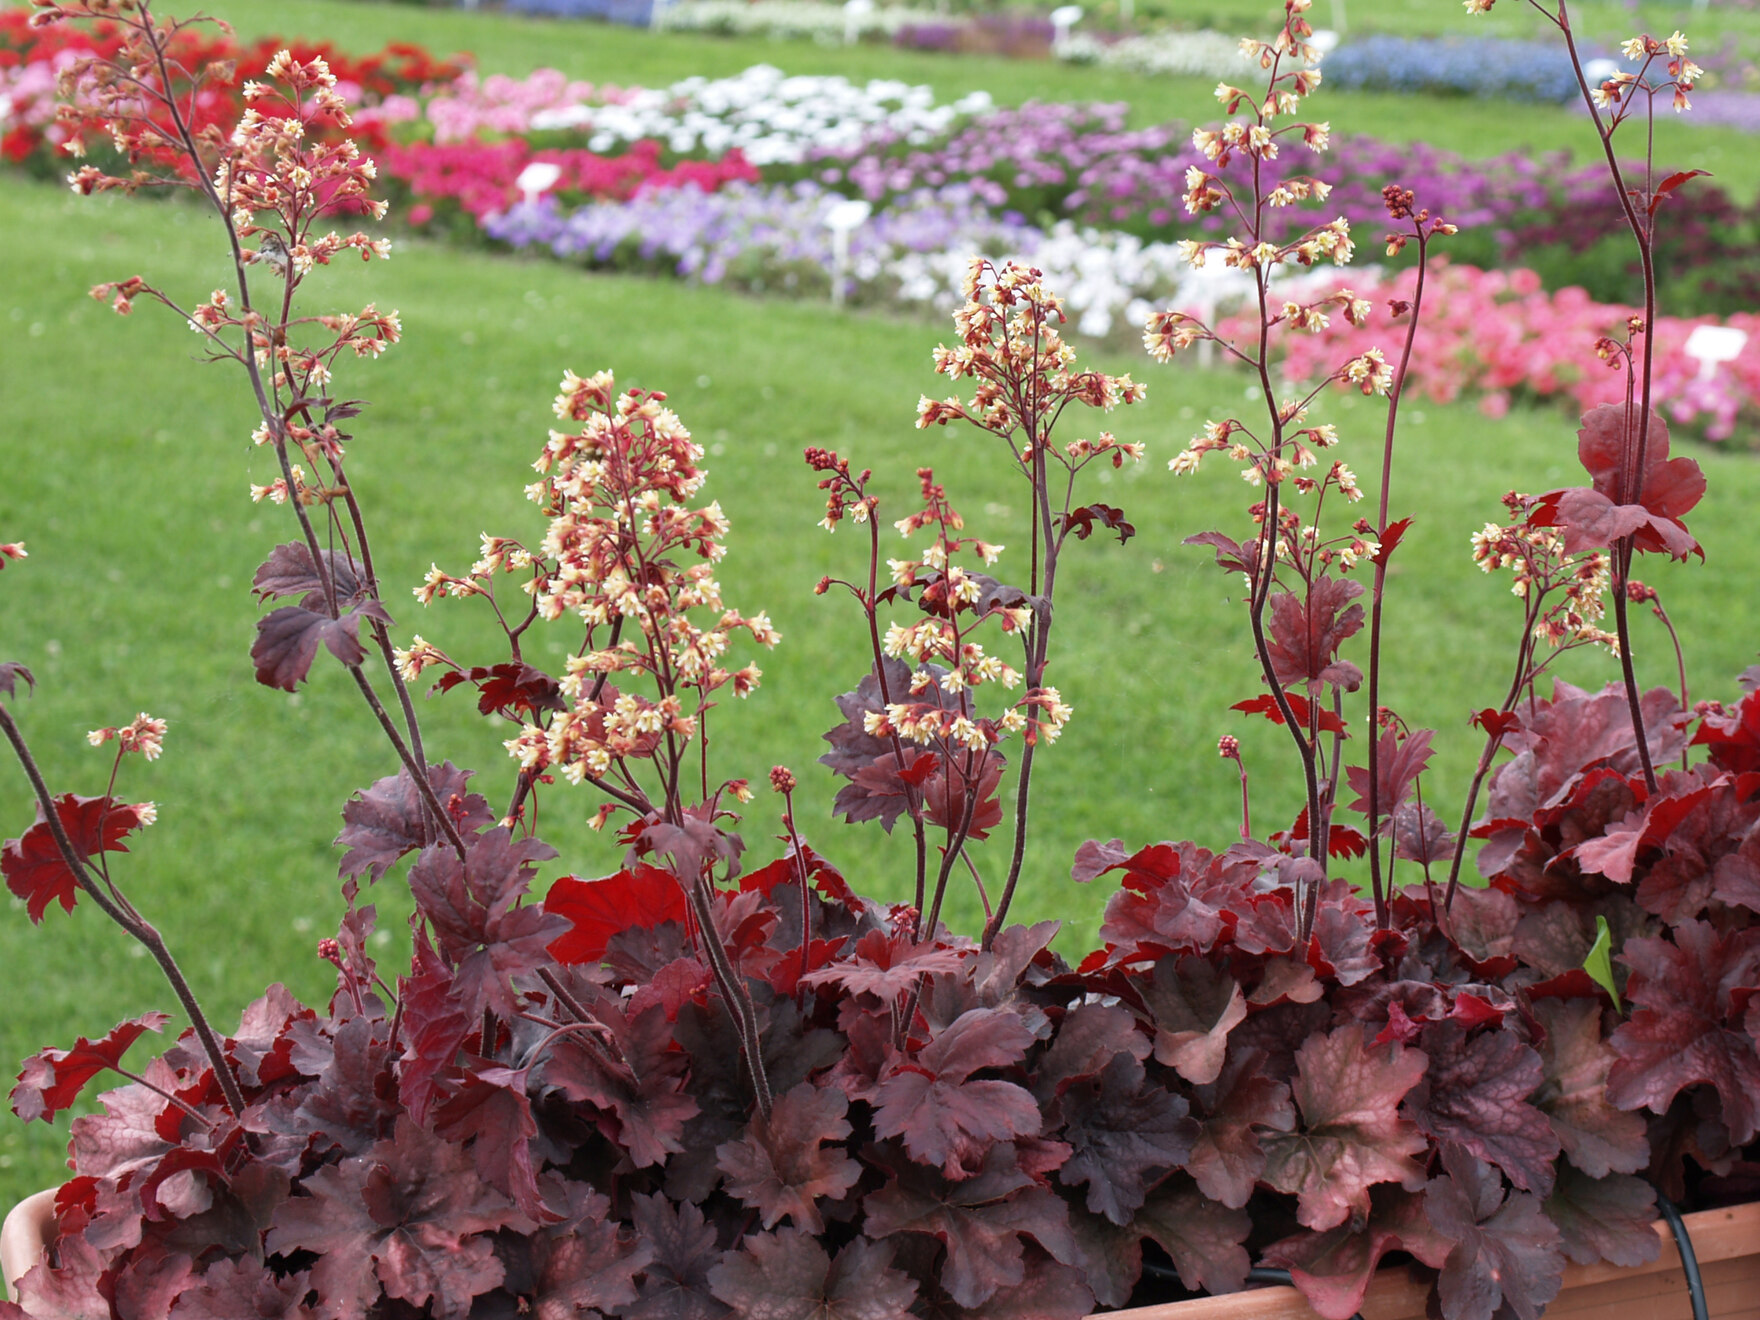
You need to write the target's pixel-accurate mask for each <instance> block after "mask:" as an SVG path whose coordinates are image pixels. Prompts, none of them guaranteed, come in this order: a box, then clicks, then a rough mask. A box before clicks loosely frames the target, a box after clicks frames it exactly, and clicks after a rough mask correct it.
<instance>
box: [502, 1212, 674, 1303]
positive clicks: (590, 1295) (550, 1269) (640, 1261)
mask: <svg viewBox="0 0 1760 1320" xmlns="http://www.w3.org/2000/svg"><path fill="white" fill-rule="evenodd" d="M578 1187H579V1184H576V1185H575V1188H578ZM575 1188H571V1193H573V1194H572V1195H571V1201H572V1202H573V1204H572V1205H571V1207H570V1210H571V1213H570V1215H569V1217H568V1220H567V1221H566V1222H565V1223H563V1224H559V1225H557V1226H556V1227H555V1228H553V1229H551V1230H549V1231H548V1232H545V1233H543V1234H542V1235H539V1236H536V1237H533V1238H531V1239H530V1241H531V1248H532V1272H533V1275H534V1276H535V1278H534V1286H533V1289H532V1294H533V1295H532V1302H531V1310H532V1314H534V1315H535V1316H537V1318H538V1320H590V1317H593V1316H596V1315H598V1314H599V1313H600V1312H601V1311H608V1312H614V1311H616V1309H617V1308H618V1307H621V1306H627V1305H629V1304H630V1303H632V1302H634V1301H635V1300H636V1284H635V1278H636V1275H637V1274H639V1273H640V1272H641V1271H642V1269H643V1268H644V1267H646V1266H647V1265H648V1263H649V1262H650V1261H651V1260H653V1258H654V1252H653V1249H652V1247H651V1246H650V1245H649V1244H648V1243H647V1242H646V1241H644V1240H641V1239H638V1238H637V1237H636V1236H635V1235H634V1234H633V1233H631V1232H630V1231H629V1230H627V1229H626V1228H624V1227H623V1226H622V1225H621V1224H619V1223H617V1222H616V1221H615V1220H607V1219H606V1218H605V1214H606V1211H607V1210H608V1209H609V1208H610V1202H609V1201H608V1200H607V1199H606V1198H605V1197H603V1196H601V1195H599V1194H598V1193H596V1192H591V1191H588V1192H585V1194H584V1195H581V1194H579V1193H578V1192H576V1191H575Z"/></svg>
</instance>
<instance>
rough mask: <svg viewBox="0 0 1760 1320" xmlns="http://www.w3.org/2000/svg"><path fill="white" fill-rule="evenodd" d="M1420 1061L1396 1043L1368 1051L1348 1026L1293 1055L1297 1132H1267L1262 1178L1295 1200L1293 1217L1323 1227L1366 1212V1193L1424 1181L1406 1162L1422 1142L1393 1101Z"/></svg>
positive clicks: (1358, 1030)
mask: <svg viewBox="0 0 1760 1320" xmlns="http://www.w3.org/2000/svg"><path fill="white" fill-rule="evenodd" d="M1424 1068H1425V1058H1424V1056H1423V1055H1422V1054H1421V1053H1419V1052H1418V1051H1417V1050H1411V1049H1406V1048H1404V1047H1403V1046H1400V1045H1397V1044H1387V1045H1378V1046H1374V1047H1370V1046H1368V1045H1367V1044H1366V1043H1365V1040H1364V1032H1363V1028H1362V1026H1361V1025H1360V1024H1356V1023H1352V1024H1350V1025H1347V1026H1343V1027H1340V1028H1339V1029H1338V1030H1336V1031H1334V1032H1331V1033H1330V1034H1327V1035H1315V1036H1311V1037H1309V1038H1308V1040H1307V1041H1306V1042H1305V1043H1304V1044H1303V1045H1302V1046H1301V1048H1300V1049H1298V1050H1297V1051H1296V1080H1295V1084H1294V1086H1293V1087H1292V1088H1291V1089H1292V1092H1293V1094H1294V1097H1295V1102H1296V1104H1297V1105H1298V1106H1299V1107H1300V1109H1301V1114H1302V1128H1301V1129H1300V1130H1299V1131H1296V1132H1268V1133H1264V1134H1262V1135H1261V1137H1260V1143H1261V1144H1262V1145H1263V1146H1264V1148H1265V1155H1266V1161H1265V1172H1264V1175H1263V1176H1264V1181H1265V1182H1267V1183H1269V1184H1270V1185H1271V1186H1272V1187H1275V1188H1276V1189H1277V1190H1278V1191H1280V1192H1289V1193H1291V1194H1293V1195H1294V1196H1295V1197H1296V1218H1297V1219H1298V1220H1300V1221H1301V1223H1302V1224H1303V1226H1304V1227H1307V1228H1311V1229H1315V1230H1324V1229H1328V1228H1332V1227H1334V1226H1335V1225H1338V1224H1341V1223H1343V1222H1345V1221H1346V1220H1347V1219H1349V1218H1351V1216H1352V1215H1353V1214H1354V1215H1362V1216H1366V1215H1367V1214H1368V1213H1369V1188H1370V1187H1372V1186H1373V1185H1375V1184H1376V1183H1382V1182H1398V1183H1401V1184H1402V1185H1404V1186H1405V1187H1407V1188H1408V1190H1409V1189H1413V1188H1415V1187H1416V1186H1417V1185H1418V1184H1419V1183H1420V1182H1421V1180H1422V1178H1423V1170H1422V1169H1421V1168H1420V1167H1419V1166H1418V1165H1417V1164H1416V1163H1414V1162H1413V1159H1412V1157H1413V1156H1414V1155H1417V1154H1418V1153H1420V1152H1421V1151H1423V1150H1425V1149H1427V1148H1428V1145H1429V1143H1428V1142H1427V1141H1426V1140H1425V1139H1424V1137H1423V1135H1422V1134H1421V1133H1420V1132H1419V1131H1418V1129H1417V1126H1416V1125H1415V1124H1413V1123H1411V1122H1410V1121H1409V1120H1406V1119H1403V1118H1401V1117H1399V1103H1400V1101H1401V1100H1402V1099H1404V1097H1405V1094H1406V1092H1408V1091H1410V1090H1411V1089H1412V1087H1413V1086H1415V1085H1417V1083H1418V1081H1419V1079H1421V1078H1422V1077H1423V1075H1424Z"/></svg>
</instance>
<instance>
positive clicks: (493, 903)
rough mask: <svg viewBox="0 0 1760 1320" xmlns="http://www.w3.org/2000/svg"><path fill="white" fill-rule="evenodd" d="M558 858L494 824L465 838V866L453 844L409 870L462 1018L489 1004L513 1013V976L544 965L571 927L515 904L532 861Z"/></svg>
mask: <svg viewBox="0 0 1760 1320" xmlns="http://www.w3.org/2000/svg"><path fill="white" fill-rule="evenodd" d="M555 856H556V850H555V849H554V848H552V847H550V846H549V845H548V844H546V843H543V842H541V841H540V840H538V839H518V840H516V839H515V838H514V837H513V834H512V832H511V831H510V830H508V829H507V828H506V827H505V826H497V827H496V828H495V829H492V830H489V831H488V832H487V833H484V834H480V835H477V836H476V837H475V838H472V839H471V840H469V842H468V843H467V844H466V846H465V858H464V861H463V862H460V861H459V857H458V854H457V853H456V852H454V851H453V849H452V847H451V845H450V844H445V843H438V844H434V845H432V846H431V847H428V848H426V849H424V850H423V852H422V854H421V856H420V857H418V858H417V859H416V863H415V865H414V866H412V867H410V872H409V887H410V892H411V893H412V894H413V895H414V896H415V900H416V906H417V909H418V910H419V911H420V912H421V914H422V915H423V916H424V917H426V918H427V920H428V923H429V924H430V925H431V926H432V927H433V930H434V936H435V939H436V940H437V941H438V945H439V950H440V953H441V955H442V956H443V957H444V958H445V959H446V960H447V961H448V962H450V963H451V964H452V965H453V967H454V969H455V970H454V975H453V993H454V994H455V995H456V996H458V999H459V1003H460V1006H461V1007H462V1008H463V1010H464V1011H465V1012H466V1013H469V1014H472V1015H475V1014H476V1013H480V1012H481V1011H482V1009H483V1008H484V1007H489V1008H493V1009H494V1010H495V1011H496V1012H498V1013H501V1014H503V1015H507V1016H511V1015H512V1014H513V1013H514V1012H515V1010H516V1005H515V1002H514V990H513V987H512V984H511V978H512V977H514V976H518V975H521V974H522V973H525V972H529V971H532V970H534V969H536V968H539V967H544V966H548V965H549V961H550V960H549V953H548V946H549V944H550V942H551V941H552V940H554V939H557V938H558V937H559V936H561V935H563V934H564V933H565V932H566V931H567V930H568V923H567V922H566V921H565V920H564V919H563V918H562V917H559V916H556V915H554V914H552V913H549V912H546V911H545V910H544V909H543V908H542V907H537V906H520V905H519V903H520V899H521V898H522V897H523V896H524V894H525V891H526V889H527V887H528V886H529V885H530V884H531V881H532V877H533V874H534V871H533V868H534V867H535V866H536V864H537V863H538V862H542V861H548V860H549V859H550V858H552V857H555Z"/></svg>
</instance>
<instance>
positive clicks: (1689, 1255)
mask: <svg viewBox="0 0 1760 1320" xmlns="http://www.w3.org/2000/svg"><path fill="white" fill-rule="evenodd" d="M1656 1204H1657V1205H1658V1206H1659V1207H1660V1208H1661V1210H1662V1217H1663V1218H1664V1219H1666V1220H1667V1221H1668V1228H1669V1231H1670V1232H1671V1233H1673V1234H1674V1244H1675V1246H1676V1247H1677V1248H1679V1250H1680V1253H1681V1272H1682V1273H1683V1274H1685V1275H1686V1276H1687V1292H1688V1293H1689V1294H1690V1295H1691V1297H1692V1299H1693V1320H1710V1315H1711V1312H1710V1310H1709V1308H1707V1307H1706V1305H1705V1280H1704V1279H1703V1278H1701V1277H1700V1275H1699V1257H1698V1255H1697V1254H1696V1253H1695V1252H1694V1251H1693V1239H1692V1238H1691V1237H1690V1236H1689V1235H1688V1233H1687V1225H1686V1221H1685V1220H1683V1219H1682V1218H1681V1212H1680V1209H1679V1208H1678V1207H1677V1206H1676V1205H1675V1203H1674V1202H1673V1201H1671V1200H1669V1199H1668V1198H1667V1197H1666V1196H1664V1195H1663V1194H1662V1192H1661V1191H1660V1190H1658V1191H1657V1193H1656Z"/></svg>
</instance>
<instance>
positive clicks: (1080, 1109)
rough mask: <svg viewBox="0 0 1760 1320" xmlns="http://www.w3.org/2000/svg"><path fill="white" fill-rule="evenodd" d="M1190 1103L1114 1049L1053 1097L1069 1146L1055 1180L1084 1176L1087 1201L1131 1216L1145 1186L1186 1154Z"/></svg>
mask: <svg viewBox="0 0 1760 1320" xmlns="http://www.w3.org/2000/svg"><path fill="white" fill-rule="evenodd" d="M1190 1111H1191V1106H1190V1105H1188V1104H1187V1103H1186V1101H1185V1100H1184V1098H1182V1097H1180V1096H1177V1095H1174V1094H1173V1093H1172V1092H1171V1091H1168V1090H1167V1089H1166V1088H1164V1087H1161V1086H1157V1085H1154V1084H1146V1083H1145V1081H1144V1076H1143V1065H1142V1064H1141V1063H1139V1062H1138V1061H1137V1060H1136V1059H1134V1058H1132V1057H1131V1056H1130V1055H1129V1054H1115V1055H1114V1056H1113V1057H1112V1062H1111V1063H1109V1064H1108V1065H1107V1066H1106V1068H1105V1070H1104V1071H1103V1072H1101V1073H1100V1075H1099V1076H1098V1077H1084V1078H1081V1079H1079V1080H1077V1081H1075V1082H1072V1083H1070V1085H1069V1086H1067V1087H1066V1088H1065V1089H1064V1090H1063V1092H1062V1094H1061V1095H1060V1096H1059V1097H1058V1099H1057V1102H1056V1109H1055V1110H1054V1113H1055V1114H1056V1115H1058V1116H1061V1118H1062V1119H1063V1127H1062V1129H1061V1130H1060V1131H1059V1132H1058V1134H1057V1135H1058V1136H1059V1138H1060V1139H1061V1140H1064V1141H1067V1142H1068V1143H1069V1144H1070V1147H1071V1153H1070V1157H1069V1159H1068V1161H1067V1162H1066V1163H1065V1164H1064V1165H1063V1167H1062V1169H1060V1170H1059V1171H1058V1179H1059V1181H1061V1182H1062V1183H1063V1185H1064V1186H1066V1187H1075V1186H1078V1185H1080V1184H1082V1183H1087V1185H1088V1197H1087V1204H1088V1209H1090V1210H1092V1211H1094V1212H1095V1213H1096V1214H1102V1215H1105V1216H1106V1217H1107V1218H1108V1219H1110V1220H1111V1221H1112V1222H1113V1223H1115V1224H1127V1223H1130V1222H1131V1217H1132V1214H1133V1212H1135V1211H1136V1210H1138V1209H1139V1208H1140V1207H1141V1206H1142V1204H1143V1201H1144V1199H1145V1198H1146V1197H1147V1195H1148V1192H1149V1188H1151V1187H1153V1186H1154V1185H1155V1184H1156V1183H1157V1182H1159V1181H1161V1179H1162V1178H1163V1177H1165V1176H1166V1175H1167V1174H1168V1173H1169V1172H1170V1171H1172V1170H1174V1169H1177V1168H1181V1167H1183V1166H1184V1164H1185V1161H1186V1157H1187V1156H1188V1155H1190V1154H1191V1151H1192V1143H1193V1142H1194V1141H1195V1140H1196V1139H1197V1136H1198V1125H1197V1123H1196V1122H1195V1121H1193V1119H1192V1118H1191V1117H1190Z"/></svg>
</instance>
